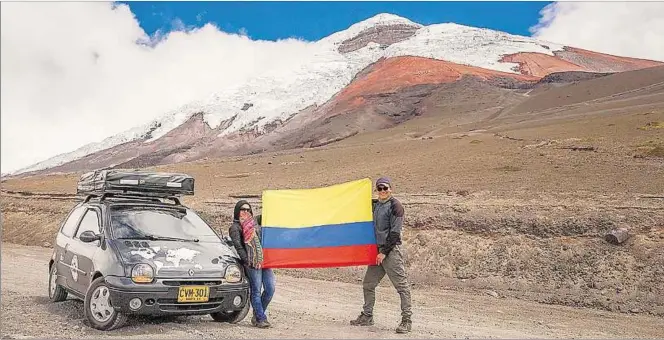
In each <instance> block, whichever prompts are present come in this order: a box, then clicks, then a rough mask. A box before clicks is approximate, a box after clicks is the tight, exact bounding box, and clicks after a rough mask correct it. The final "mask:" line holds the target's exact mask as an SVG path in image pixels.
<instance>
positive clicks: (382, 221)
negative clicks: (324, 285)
mask: <svg viewBox="0 0 664 340" xmlns="http://www.w3.org/2000/svg"><path fill="white" fill-rule="evenodd" d="M376 190H377V191H378V200H377V202H376V203H375V206H374V209H373V218H374V227H375V230H376V242H377V244H378V256H377V257H376V265H371V266H369V267H367V271H366V273H365V275H364V282H363V290H364V307H363V311H362V313H360V316H358V317H357V319H355V320H352V321H351V322H350V324H351V325H354V326H371V325H373V324H374V321H373V307H374V304H375V302H376V287H377V286H378V284H379V283H380V281H382V280H383V277H384V276H385V274H387V277H388V278H389V279H390V281H391V282H392V285H393V286H394V288H396V290H397V292H398V293H399V296H400V297H401V318H402V319H401V323H400V324H399V326H398V327H397V329H396V332H397V333H407V332H410V331H411V327H412V322H411V315H412V312H411V300H410V284H409V283H408V275H407V273H406V265H405V261H404V250H403V248H402V247H401V228H402V225H403V216H404V209H403V206H402V205H401V202H399V200H397V199H396V198H395V197H393V196H392V183H391V181H390V179H389V178H387V177H382V178H379V179H378V180H377V181H376Z"/></svg>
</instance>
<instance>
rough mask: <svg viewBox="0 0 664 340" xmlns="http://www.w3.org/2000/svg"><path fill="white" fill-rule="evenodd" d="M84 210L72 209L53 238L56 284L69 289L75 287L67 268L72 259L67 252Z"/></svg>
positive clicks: (80, 208) (82, 208)
mask: <svg viewBox="0 0 664 340" xmlns="http://www.w3.org/2000/svg"><path fill="white" fill-rule="evenodd" d="M85 210H86V207H85V206H79V207H76V208H74V209H73V210H72V211H71V212H70V213H69V215H68V216H67V218H66V219H65V221H64V223H63V224H62V228H60V232H59V233H58V234H57V236H56V238H55V258H54V261H55V268H56V271H57V275H58V279H57V283H59V284H61V285H63V286H65V287H67V288H70V289H73V288H74V287H75V282H73V277H72V274H71V269H70V267H69V264H70V263H71V257H72V256H71V253H70V252H69V247H70V246H71V243H72V240H73V238H74V235H75V234H76V228H77V227H78V223H79V222H80V220H81V218H82V217H83V214H84V213H85Z"/></svg>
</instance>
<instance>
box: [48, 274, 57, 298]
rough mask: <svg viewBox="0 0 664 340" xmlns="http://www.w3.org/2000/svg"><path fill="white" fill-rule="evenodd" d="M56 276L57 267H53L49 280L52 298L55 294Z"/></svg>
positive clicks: (49, 291)
mask: <svg viewBox="0 0 664 340" xmlns="http://www.w3.org/2000/svg"><path fill="white" fill-rule="evenodd" d="M55 278H56V275H55V269H53V270H52V271H51V279H50V280H49V284H48V293H49V297H51V298H52V297H53V296H54V295H55Z"/></svg>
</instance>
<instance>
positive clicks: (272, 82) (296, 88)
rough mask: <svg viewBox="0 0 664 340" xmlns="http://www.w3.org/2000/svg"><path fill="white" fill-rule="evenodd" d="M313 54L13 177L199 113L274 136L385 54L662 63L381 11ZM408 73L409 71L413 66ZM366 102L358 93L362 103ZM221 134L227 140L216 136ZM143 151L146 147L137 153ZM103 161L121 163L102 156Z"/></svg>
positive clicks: (604, 65)
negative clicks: (288, 67)
mask: <svg viewBox="0 0 664 340" xmlns="http://www.w3.org/2000/svg"><path fill="white" fill-rule="evenodd" d="M344 44H346V45H344ZM344 46H346V47H344ZM471 52H472V53H471ZM307 53H308V54H307V55H305V56H303V57H302V60H303V61H302V62H301V63H300V64H297V63H295V64H294V66H293V69H292V70H291V72H290V73H287V72H283V71H282V70H277V71H274V72H272V73H268V74H263V75H261V76H260V77H256V78H252V79H250V80H249V81H248V82H246V83H243V84H239V85H238V86H236V87H232V88H224V89H218V90H217V91H215V92H214V94H212V95H210V96H208V97H207V98H201V99H200V100H197V101H194V102H191V103H189V104H187V105H184V106H182V107H179V108H175V109H174V110H172V111H170V112H167V113H165V114H164V115H162V116H160V117H158V118H155V119H154V120H152V121H151V122H149V123H147V124H144V125H141V126H137V127H133V128H131V129H128V130H126V131H125V132H122V133H120V134H116V135H113V136H109V137H107V138H105V139H103V140H102V141H100V142H96V143H89V144H86V145H84V146H83V147H81V148H78V149H76V150H74V151H72V152H69V153H64V154H60V155H56V156H54V157H51V158H49V159H46V160H44V161H42V162H38V163H36V164H33V165H30V166H28V167H24V168H22V169H19V170H17V171H15V172H12V173H11V175H19V174H29V173H35V172H40V171H48V170H49V169H53V168H57V167H60V166H62V165H65V164H68V163H71V162H73V161H77V160H81V159H83V158H86V157H87V156H90V155H93V154H97V153H103V152H104V151H105V150H110V149H113V148H116V147H117V146H121V145H131V146H132V147H137V146H148V147H147V148H145V147H144V149H145V150H147V151H146V152H156V150H153V151H150V150H149V149H150V148H149V145H150V144H151V143H155V142H157V141H159V140H160V139H161V138H163V137H164V136H167V135H168V134H169V133H170V132H172V131H174V130H175V129H177V128H178V127H181V126H182V125H183V124H185V123H186V122H188V121H190V120H191V118H192V117H194V116H195V115H198V114H200V115H201V119H202V122H203V123H204V124H205V125H206V126H207V127H208V128H209V129H210V131H208V132H207V133H205V134H204V135H205V136H204V138H205V140H206V141H207V142H208V143H214V144H219V145H221V146H224V145H230V144H232V140H233V138H238V137H239V136H241V135H242V133H245V132H247V131H252V132H251V133H252V134H253V137H256V136H258V135H264V134H269V133H271V132H272V131H274V130H275V129H276V127H278V126H283V124H284V123H285V122H288V121H290V120H291V119H292V118H293V117H295V116H296V115H298V114H300V113H301V112H304V111H306V110H311V109H312V108H314V109H319V108H321V107H323V106H325V105H327V104H328V103H332V102H334V100H335V99H336V98H338V97H339V96H341V95H342V94H343V93H345V92H347V91H348V89H349V88H351V89H352V87H353V84H354V83H356V82H358V81H361V79H362V77H360V78H359V79H358V76H361V73H362V72H365V71H366V70H368V69H369V68H370V67H371V66H372V65H376V64H377V63H380V62H381V60H383V62H384V60H390V59H395V58H396V59H398V58H403V57H411V58H425V59H430V60H438V61H444V62H446V63H449V64H450V65H452V64H455V65H459V66H450V67H451V68H456V69H457V70H458V69H464V68H465V69H468V67H470V68H473V67H474V68H481V69H483V70H486V71H483V72H484V73H486V74H500V75H502V76H505V77H507V78H514V79H515V80H518V81H526V82H528V81H531V82H536V81H537V80H538V79H541V78H542V77H545V76H547V75H549V74H552V73H556V72H566V71H586V72H595V73H613V72H622V71H625V70H631V69H638V68H644V67H650V66H656V65H660V64H662V63H661V62H657V61H650V60H644V59H635V58H623V57H617V56H611V55H606V54H600V53H596V52H592V51H586V50H582V49H578V48H573V47H568V46H565V45H561V44H556V43H551V42H546V41H540V40H537V39H534V38H530V37H524V36H517V35H511V34H508V33H504V32H499V31H494V30H490V29H485V28H474V27H470V26H464V25H458V24H454V23H442V24H433V25H428V26H424V25H421V24H418V23H414V22H412V21H410V20H408V19H406V18H402V17H399V16H396V15H393V14H388V13H382V14H378V15H376V16H374V17H371V18H368V19H366V20H363V21H361V22H358V23H356V24H353V25H351V26H350V27H349V28H348V29H346V30H343V31H339V32H335V33H333V34H331V35H329V36H327V37H325V38H323V39H321V40H318V41H316V42H312V43H311V48H310V51H309V50H308V51H307ZM542 61H545V62H542ZM404 72H406V73H408V69H407V67H406V70H405V71H404ZM418 72H431V78H441V77H440V76H441V74H442V73H441V72H440V71H431V70H426V69H420V70H419V71H418ZM463 72H466V73H465V74H468V72H470V73H473V72H474V73H476V74H475V75H477V73H478V72H477V71H472V72H471V71H463ZM463 72H460V74H461V73H463ZM434 73H435V74H437V75H435V74H434ZM365 76H366V74H365ZM425 78H426V77H425ZM443 78H444V77H443ZM380 79H381V77H377V80H375V81H374V82H373V83H370V85H375V84H377V82H379V81H380ZM418 81H420V80H418ZM365 82H366V81H365ZM420 82H421V81H420ZM392 85H393V84H392ZM355 87H356V88H357V86H355ZM388 87H389V86H388ZM383 90H384V89H383ZM379 92H380V91H379ZM362 100H363V99H362V98H360V97H358V99H357V103H361V102H362ZM303 128H304V126H303ZM184 130H186V129H184ZM211 131H214V132H215V133H217V134H216V136H213V135H211V134H210V133H211ZM215 138H216V139H228V140H221V141H215ZM229 141H230V142H229ZM159 144H160V143H157V144H153V145H159ZM125 153H127V152H125ZM141 156H142V155H140V154H139V153H136V155H135V157H141ZM127 157H129V156H127ZM102 158H103V157H102ZM126 162H127V161H123V162H121V164H124V163H126ZM99 165H104V166H116V165H117V164H115V163H108V162H106V163H103V162H102V163H100V164H99Z"/></svg>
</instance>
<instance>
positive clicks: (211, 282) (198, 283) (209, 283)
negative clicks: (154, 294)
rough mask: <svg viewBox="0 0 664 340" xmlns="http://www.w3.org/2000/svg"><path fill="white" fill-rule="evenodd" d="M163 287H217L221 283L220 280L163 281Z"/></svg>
mask: <svg viewBox="0 0 664 340" xmlns="http://www.w3.org/2000/svg"><path fill="white" fill-rule="evenodd" d="M163 283H164V285H165V286H172V287H179V286H218V285H220V284H222V283H223V282H222V281H221V280H164V281H163Z"/></svg>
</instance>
